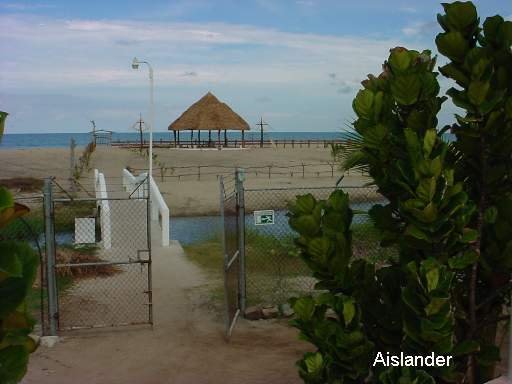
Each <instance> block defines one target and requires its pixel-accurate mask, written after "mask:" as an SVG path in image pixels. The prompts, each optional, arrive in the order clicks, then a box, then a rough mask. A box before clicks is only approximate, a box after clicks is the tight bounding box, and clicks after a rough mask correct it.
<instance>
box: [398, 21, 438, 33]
mask: <svg viewBox="0 0 512 384" xmlns="http://www.w3.org/2000/svg"><path fill="white" fill-rule="evenodd" d="M437 29H438V24H437V23H436V22H435V21H429V22H415V23H412V24H409V25H407V26H406V27H404V28H402V33H403V34H404V35H405V36H408V37H415V36H422V35H424V34H427V35H430V34H432V33H434V32H435V31H437Z"/></svg>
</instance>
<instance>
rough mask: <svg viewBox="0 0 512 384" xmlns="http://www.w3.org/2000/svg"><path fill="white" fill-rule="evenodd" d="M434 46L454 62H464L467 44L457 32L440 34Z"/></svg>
mask: <svg viewBox="0 0 512 384" xmlns="http://www.w3.org/2000/svg"><path fill="white" fill-rule="evenodd" d="M436 45H437V49H438V50H439V52H441V53H442V54H443V55H445V56H446V57H448V58H450V59H451V60H453V61H455V62H462V61H464V57H465V55H466V53H467V51H468V50H469V45H468V42H467V41H466V39H464V36H463V35H462V33H460V32H458V31H456V32H448V33H440V34H439V35H437V37H436Z"/></svg>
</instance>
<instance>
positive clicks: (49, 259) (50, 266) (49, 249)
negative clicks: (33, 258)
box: [42, 178, 59, 336]
mask: <svg viewBox="0 0 512 384" xmlns="http://www.w3.org/2000/svg"><path fill="white" fill-rule="evenodd" d="M43 196H44V230H45V240H46V241H45V243H46V275H47V276H46V283H47V285H48V287H47V288H48V320H49V325H50V336H56V335H57V318H58V316H59V313H58V306H57V280H56V277H55V228H54V212H53V198H52V180H51V179H49V178H48V179H45V181H44V190H43ZM42 268H44V266H42Z"/></svg>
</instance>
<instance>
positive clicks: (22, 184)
mask: <svg viewBox="0 0 512 384" xmlns="http://www.w3.org/2000/svg"><path fill="white" fill-rule="evenodd" d="M0 185H1V186H4V187H6V188H7V189H11V190H16V191H20V192H37V191H41V190H42V189H43V185H44V181H43V180H42V179H36V178H34V177H12V178H10V179H0Z"/></svg>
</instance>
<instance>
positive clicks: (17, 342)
mask: <svg viewBox="0 0 512 384" xmlns="http://www.w3.org/2000/svg"><path fill="white" fill-rule="evenodd" d="M26 212H28V208H27V207H25V206H23V205H21V204H18V203H15V202H14V201H13V198H12V195H11V194H10V193H9V191H7V189H5V188H3V187H0V230H1V229H3V228H5V227H6V226H7V225H8V224H9V223H11V222H12V221H13V220H15V219H16V218H18V217H20V216H22V215H24V214H25V213H26ZM38 265H39V258H38V256H37V255H36V253H35V252H34V250H33V249H32V248H31V247H30V246H29V245H28V244H26V243H22V242H18V241H1V242H0V382H1V383H17V382H19V381H20V380H21V379H22V378H23V376H24V375H25V372H26V369H27V364H28V356H29V354H30V353H31V352H33V351H34V350H35V348H36V343H35V341H34V340H33V339H32V338H31V337H30V336H29V334H30V333H31V332H32V329H33V326H34V320H33V319H32V317H31V316H30V314H29V313H28V311H27V306H26V302H25V299H26V297H27V295H28V294H29V292H30V290H31V289H32V285H33V284H34V280H35V277H36V273H37V267H38Z"/></svg>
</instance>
